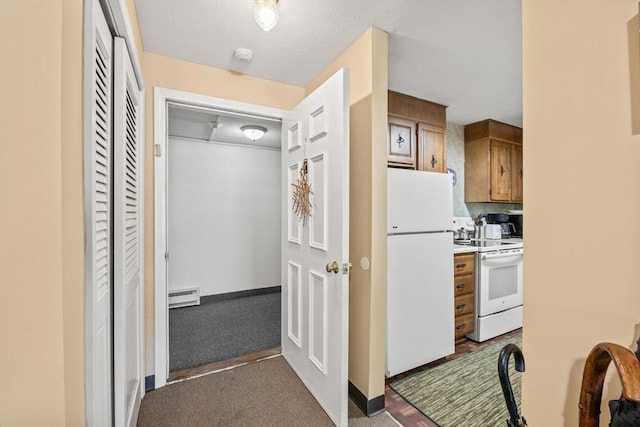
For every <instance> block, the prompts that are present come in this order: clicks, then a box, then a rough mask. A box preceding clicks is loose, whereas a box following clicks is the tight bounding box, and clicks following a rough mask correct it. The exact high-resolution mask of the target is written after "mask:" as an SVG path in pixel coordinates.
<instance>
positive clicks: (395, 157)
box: [387, 116, 416, 169]
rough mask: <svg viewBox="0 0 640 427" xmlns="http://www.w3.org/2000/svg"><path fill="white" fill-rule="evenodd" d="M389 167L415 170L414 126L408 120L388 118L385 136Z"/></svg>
mask: <svg viewBox="0 0 640 427" xmlns="http://www.w3.org/2000/svg"><path fill="white" fill-rule="evenodd" d="M387 138H388V140H387V147H388V152H387V162H388V165H389V166H397V167H404V168H410V169H415V168H416V125H415V122H412V121H410V120H404V119H400V118H398V117H393V116H389V134H388V136H387Z"/></svg>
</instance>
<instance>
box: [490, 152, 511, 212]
mask: <svg viewBox="0 0 640 427" xmlns="http://www.w3.org/2000/svg"><path fill="white" fill-rule="evenodd" d="M489 159H490V160H489V167H490V173H489V180H490V181H491V188H490V197H491V200H494V201H501V202H502V201H504V202H508V201H510V200H511V144H507V143H506V142H501V141H496V140H489Z"/></svg>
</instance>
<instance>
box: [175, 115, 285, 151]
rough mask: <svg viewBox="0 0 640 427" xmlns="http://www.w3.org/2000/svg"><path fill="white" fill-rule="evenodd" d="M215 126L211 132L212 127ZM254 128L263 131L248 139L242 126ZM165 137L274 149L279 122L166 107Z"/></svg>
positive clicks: (278, 140) (278, 131) (277, 145)
mask: <svg viewBox="0 0 640 427" xmlns="http://www.w3.org/2000/svg"><path fill="white" fill-rule="evenodd" d="M214 123H216V128H215V130H214V129H213V128H214V126H212V124H214ZM246 125H257V126H261V127H263V128H265V129H266V132H265V134H264V136H263V137H262V138H260V139H258V140H256V141H251V140H250V139H248V138H247V137H246V136H245V135H244V133H243V132H242V130H241V129H240V128H241V127H242V126H246ZM168 127H169V136H172V137H179V138H191V139H199V140H203V141H212V142H223V143H232V144H241V145H247V146H251V147H261V148H277V149H279V148H280V146H281V141H280V130H281V128H282V123H281V122H280V120H276V119H269V118H261V117H256V116H249V115H246V114H237V113H233V112H230V111H226V112H221V111H216V110H211V109H207V108H201V107H189V106H184V105H177V104H171V105H169V126H168Z"/></svg>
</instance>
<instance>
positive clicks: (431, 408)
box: [391, 333, 526, 427]
mask: <svg viewBox="0 0 640 427" xmlns="http://www.w3.org/2000/svg"><path fill="white" fill-rule="evenodd" d="M507 343H514V344H516V345H517V346H518V347H520V348H522V334H521V333H518V334H517V335H514V336H512V337H510V338H505V339H503V340H500V341H498V342H496V343H493V344H490V345H488V346H486V347H484V348H482V349H480V350H477V351H474V352H472V353H469V354H466V355H464V356H462V357H459V358H457V359H455V360H452V361H450V362H447V363H444V364H442V365H438V366H436V367H435V368H432V369H428V370H426V371H423V372H419V373H417V374H415V375H412V376H410V377H407V378H403V379H401V380H398V381H395V382H393V383H391V388H392V389H393V390H395V391H396V393H398V394H399V395H400V396H402V397H403V398H404V399H405V400H406V401H407V402H409V403H411V404H412V405H413V406H415V407H416V409H418V410H419V411H420V412H422V413H423V414H424V415H426V416H427V417H429V418H430V419H431V420H432V421H434V422H436V423H437V424H438V425H439V426H441V427H462V426H464V427H494V426H500V427H503V426H505V425H506V420H507V419H509V412H508V411H507V406H506V404H505V401H504V396H503V394H502V388H501V386H500V380H499V379H498V355H499V354H500V350H501V349H502V347H504V346H505V345H506V344H507ZM523 353H524V351H523ZM525 362H526V354H525ZM513 363H514V362H513V356H511V359H510V360H509V373H510V375H509V378H510V379H511V385H512V387H513V393H514V395H515V397H516V402H517V404H518V410H519V411H520V407H521V401H520V394H521V387H522V386H521V384H522V382H521V376H522V373H520V372H517V371H516V370H515V368H514V367H513Z"/></svg>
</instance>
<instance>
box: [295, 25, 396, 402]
mask: <svg viewBox="0 0 640 427" xmlns="http://www.w3.org/2000/svg"><path fill="white" fill-rule="evenodd" d="M387 43H388V37H387V34H386V33H385V32H383V31H380V30H378V29H375V28H370V29H369V30H367V31H366V32H365V33H364V34H363V35H362V36H360V37H359V38H358V40H356V41H355V42H354V43H353V44H352V45H351V46H349V48H347V49H346V50H345V51H344V52H343V53H342V54H341V55H340V56H339V57H338V58H337V59H336V60H335V61H334V62H333V63H332V64H331V65H329V66H328V67H327V68H326V69H325V70H324V71H323V72H322V73H321V74H320V75H319V76H318V77H317V78H316V79H315V80H314V81H313V82H312V83H311V84H310V85H309V86H308V87H307V93H310V92H312V91H313V90H314V89H315V88H317V87H318V86H319V85H320V84H321V83H322V82H323V81H325V80H326V79H327V78H328V77H330V76H331V75H332V74H333V73H335V72H336V71H337V70H338V69H340V68H342V67H346V68H348V69H349V74H350V75H349V77H350V80H349V85H350V90H349V99H350V105H351V107H350V116H351V117H350V144H351V146H350V156H351V162H350V177H349V178H350V190H349V191H350V198H349V204H350V218H351V220H350V222H349V227H350V233H349V245H350V250H349V252H350V253H349V258H350V260H351V262H352V264H353V268H352V269H351V277H350V282H349V287H350V288H349V291H350V294H349V380H350V381H351V382H352V383H353V384H354V385H355V386H356V387H357V388H358V389H359V390H360V391H361V392H362V393H363V394H364V395H365V396H366V397H367V398H369V399H371V398H374V397H377V396H380V395H383V394H384V370H385V352H386V341H385V340H386V278H387V237H386V223H387V221H386V218H387V174H386V172H387V161H386V150H385V141H386V121H387ZM363 257H366V258H368V259H369V260H370V261H371V268H370V269H369V270H363V269H362V268H361V267H360V259H361V258H363Z"/></svg>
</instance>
